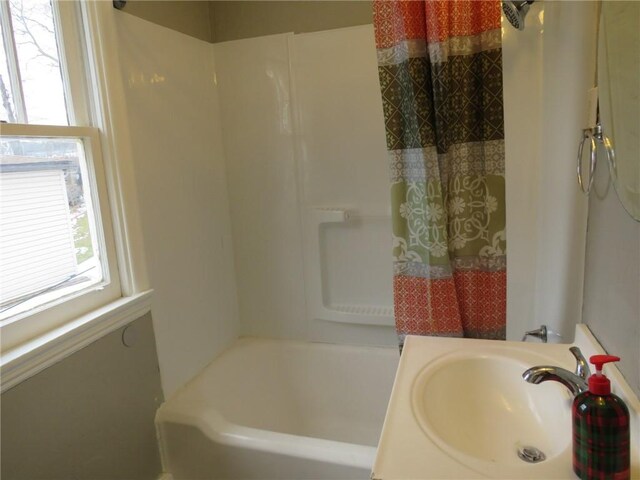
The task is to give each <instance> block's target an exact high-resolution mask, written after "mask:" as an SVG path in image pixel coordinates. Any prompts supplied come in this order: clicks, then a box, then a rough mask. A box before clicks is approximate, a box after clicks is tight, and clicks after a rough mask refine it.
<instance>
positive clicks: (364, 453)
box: [155, 404, 377, 470]
mask: <svg viewBox="0 0 640 480" xmlns="http://www.w3.org/2000/svg"><path fill="white" fill-rule="evenodd" d="M163 407H164V404H163V405H162V406H161V407H160V408H159V409H158V411H157V413H156V418H155V423H156V428H157V430H158V437H159V441H160V445H162V425H163V424H165V423H176V424H181V425H188V426H191V427H195V428H197V429H198V430H200V432H202V433H203V434H204V435H205V436H206V437H207V438H209V439H210V440H211V441H213V442H215V443H218V444H221V445H225V446H228V447H236V448H243V449H249V450H254V451H259V452H267V453H276V454H280V455H286V456H290V457H296V458H303V459H306V460H314V461H319V462H331V463H335V464H338V465H345V466H349V467H357V468H364V469H369V470H370V469H371V466H372V465H373V462H374V460H375V456H376V451H377V447H372V446H369V445H358V444H355V443H347V442H340V441H337V440H327V439H324V438H316V437H307V436H303V435H292V434H289V433H281V432H276V431H273V430H262V429H258V428H253V427H245V426H243V425H238V424H235V423H232V422H229V421H228V420H226V419H225V418H224V417H223V416H222V415H221V414H220V413H219V412H218V411H216V410H215V409H213V408H210V409H207V410H205V411H199V412H198V413H197V415H196V414H188V413H184V412H178V411H176V410H172V409H170V408H163ZM161 453H162V455H163V456H164V452H163V448H161ZM163 461H164V459H163Z"/></svg>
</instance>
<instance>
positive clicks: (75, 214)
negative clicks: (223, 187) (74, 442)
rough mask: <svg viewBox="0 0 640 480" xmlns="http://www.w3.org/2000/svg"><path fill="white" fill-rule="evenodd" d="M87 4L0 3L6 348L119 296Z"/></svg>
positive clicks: (0, 273)
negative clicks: (85, 19) (87, 38)
mask: <svg viewBox="0 0 640 480" xmlns="http://www.w3.org/2000/svg"><path fill="white" fill-rule="evenodd" d="M81 6H82V5H81V4H80V3H79V2H69V1H60V2H57V1H50V0H8V1H5V0H2V1H0V27H1V28H2V34H1V36H0V37H1V39H0V41H1V42H2V43H1V45H0V47H1V48H0V121H1V122H2V124H1V125H0V328H2V337H3V338H2V345H3V348H10V347H11V346H14V345H16V344H18V343H21V342H23V341H25V340H27V339H29V338H30V337H32V336H34V335H37V334H39V333H42V332H43V331H46V330H47V329H50V328H53V327H55V326H58V325H60V324H61V323H64V322H65V321H68V320H69V319H70V318H73V316H78V315H80V314H82V313H86V312H87V311H89V310H92V309H95V308H96V307H98V306H101V305H104V304H106V303H107V302H109V301H110V300H113V299H115V298H118V297H119V296H120V295H121V293H120V284H119V280H118V274H117V267H116V262H115V247H114V238H113V231H112V226H111V214H110V211H109V202H108V201H107V188H106V181H105V175H104V167H103V164H102V150H101V145H100V130H99V129H98V128H97V127H96V123H97V120H96V115H95V112H94V111H92V110H93V109H92V108H90V106H91V105H95V104H96V101H95V98H96V96H95V95H93V92H91V89H90V88H89V87H90V86H91V85H93V84H94V82H93V81H92V79H91V77H90V75H89V69H88V68H87V67H88V61H87V55H86V52H84V51H83V50H82V49H81V46H83V45H86V43H87V42H86V41H85V38H84V30H83V28H82V21H81V19H82V14H83V12H82V10H81Z"/></svg>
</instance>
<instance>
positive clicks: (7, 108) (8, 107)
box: [0, 23, 18, 123]
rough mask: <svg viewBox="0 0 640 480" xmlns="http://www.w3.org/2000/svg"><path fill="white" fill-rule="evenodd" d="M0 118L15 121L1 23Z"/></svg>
mask: <svg viewBox="0 0 640 480" xmlns="http://www.w3.org/2000/svg"><path fill="white" fill-rule="evenodd" d="M0 120H2V121H5V122H11V123H16V122H17V121H18V120H17V116H16V107H15V105H14V103H13V97H12V95H11V78H10V77H9V67H8V64H7V53H6V50H5V45H4V37H3V31H2V24H1V23H0Z"/></svg>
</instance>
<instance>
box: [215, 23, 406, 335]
mask: <svg viewBox="0 0 640 480" xmlns="http://www.w3.org/2000/svg"><path fill="white" fill-rule="evenodd" d="M346 46H348V48H346ZM214 55H215V59H216V78H217V82H218V88H219V94H220V105H221V114H222V126H223V128H222V129H223V137H224V145H225V153H226V156H227V174H228V185H229V198H230V208H231V219H232V225H233V237H234V242H235V243H234V248H235V252H236V272H237V280H238V299H239V311H240V325H241V333H243V334H245V335H264V336H276V337H284V338H297V339H310V340H317V341H332V342H337V343H368V344H393V343H394V342H395V334H394V331H393V327H392V325H393V319H392V318H391V315H390V310H391V307H392V300H391V257H390V253H389V252H390V250H391V244H390V235H389V234H388V232H389V231H390V230H389V229H390V225H389V217H388V215H389V212H388V207H387V204H388V167H387V159H386V151H385V146H384V129H383V128H384V127H383V123H382V110H381V104H380V101H379V93H378V91H379V90H378V80H377V72H376V58H375V50H374V43H373V29H372V27H371V26H370V25H367V26H362V27H351V28H345V29H336V30H330V31H324V32H316V33H309V34H303V35H293V34H282V35H272V36H266V37H259V38H252V39H245V40H238V41H232V42H225V43H219V44H215V45H214ZM345 212H346V215H348V216H350V218H349V219H348V220H346V218H345V217H344V214H345ZM342 220H346V221H342ZM325 222H326V223H325ZM313 305H316V306H317V305H320V306H321V307H326V308H324V310H323V311H324V313H320V314H319V313H318V312H317V311H316V310H314V309H313ZM321 309H322V308H319V309H317V310H321ZM385 311H386V312H387V313H388V314H387V315H386V316H385V315H381V314H380V312H383V313H384V312H385ZM345 321H347V322H348V323H345ZM354 321H355V322H359V323H361V324H360V325H356V324H354V323H352V322H354ZM362 324H364V325H365V326H364V327H363V325H362Z"/></svg>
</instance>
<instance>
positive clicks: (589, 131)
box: [576, 123, 617, 195]
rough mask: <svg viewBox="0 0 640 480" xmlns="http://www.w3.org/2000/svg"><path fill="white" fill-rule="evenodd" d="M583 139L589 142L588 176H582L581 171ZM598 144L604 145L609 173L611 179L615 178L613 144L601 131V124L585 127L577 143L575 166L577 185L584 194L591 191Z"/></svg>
mask: <svg viewBox="0 0 640 480" xmlns="http://www.w3.org/2000/svg"><path fill="white" fill-rule="evenodd" d="M585 141H588V142H589V176H588V178H586V179H585V178H584V174H583V172H582V153H583V151H584V144H585ZM598 144H600V145H602V146H603V147H604V150H605V153H606V155H607V164H608V166H609V173H610V175H611V177H612V180H614V181H615V179H616V175H617V172H616V155H615V151H614V149H613V144H612V143H611V140H610V139H609V137H607V136H606V135H605V134H604V133H603V132H602V125H600V124H599V123H598V124H597V125H596V126H595V127H594V128H586V129H584V130H583V131H582V138H581V139H580V144H579V145H578V166H577V169H576V171H577V175H578V185H579V186H580V190H581V191H582V193H584V194H585V195H589V193H590V192H591V187H592V185H593V178H594V173H595V171H596V165H597V163H598Z"/></svg>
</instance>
